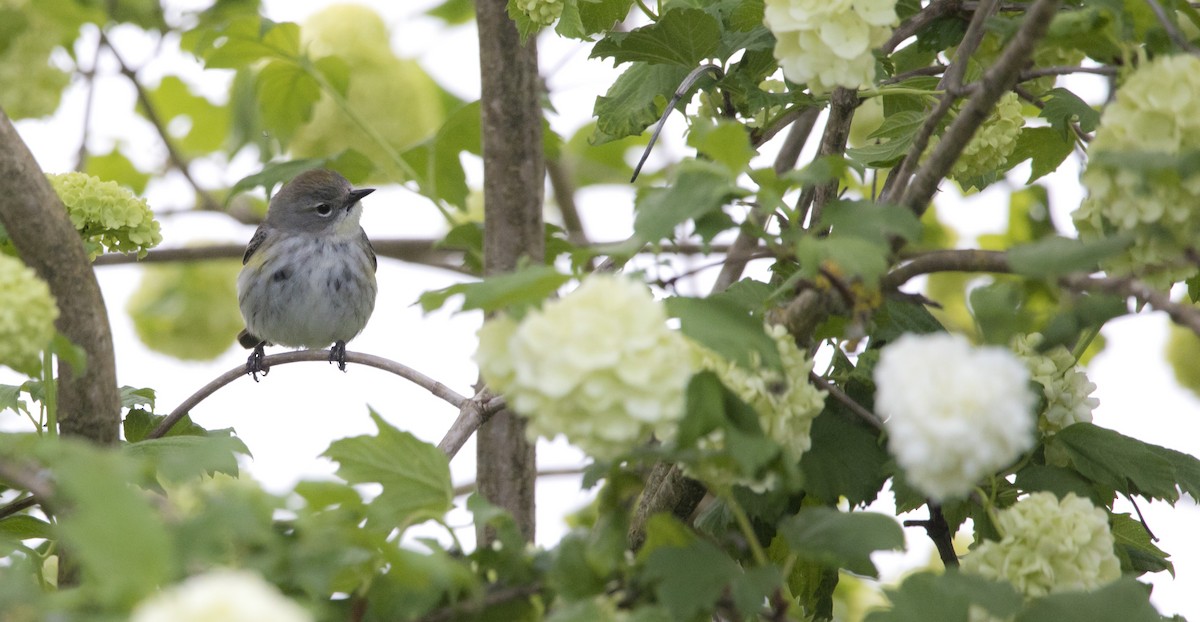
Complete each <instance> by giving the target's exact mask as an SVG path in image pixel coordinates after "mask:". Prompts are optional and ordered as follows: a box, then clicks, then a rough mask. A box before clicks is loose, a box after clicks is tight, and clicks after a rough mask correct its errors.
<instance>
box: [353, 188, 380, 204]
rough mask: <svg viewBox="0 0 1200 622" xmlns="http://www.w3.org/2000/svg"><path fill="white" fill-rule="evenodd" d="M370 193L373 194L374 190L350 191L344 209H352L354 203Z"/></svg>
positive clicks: (360, 189) (359, 189)
mask: <svg viewBox="0 0 1200 622" xmlns="http://www.w3.org/2000/svg"><path fill="white" fill-rule="evenodd" d="M372 192H375V189H374V188H358V189H356V190H351V191H350V200H349V201H346V209H350V208H352V207H354V204H355V203H358V202H359V201H360V200H362V198H363V197H365V196H367V195H368V194H371V193H372Z"/></svg>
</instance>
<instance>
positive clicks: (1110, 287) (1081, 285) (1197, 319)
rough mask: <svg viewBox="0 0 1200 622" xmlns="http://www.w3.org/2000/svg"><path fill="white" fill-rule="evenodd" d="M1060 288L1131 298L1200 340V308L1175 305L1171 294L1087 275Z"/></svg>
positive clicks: (1123, 279)
mask: <svg viewBox="0 0 1200 622" xmlns="http://www.w3.org/2000/svg"><path fill="white" fill-rule="evenodd" d="M1058 282H1059V284H1060V285H1062V286H1063V287H1066V288H1067V289H1071V290H1074V291H1100V292H1105V293H1109V294H1118V295H1121V296H1128V297H1130V298H1133V299H1135V300H1137V301H1138V302H1139V303H1141V304H1144V305H1150V307H1151V308H1153V309H1156V310H1158V311H1162V312H1164V313H1166V314H1167V315H1168V316H1169V317H1170V318H1171V321H1173V322H1175V323H1176V324H1179V325H1180V326H1183V327H1186V328H1189V329H1191V331H1192V332H1194V333H1196V335H1198V336H1200V307H1195V306H1193V305H1191V304H1184V303H1179V302H1174V301H1172V300H1171V296H1170V294H1168V293H1166V292H1160V291H1158V290H1156V289H1154V288H1153V287H1150V286H1149V285H1147V284H1146V283H1143V282H1142V281H1139V280H1137V279H1135V278H1133V277H1099V276H1088V275H1085V274H1080V275H1068V276H1065V277H1062V278H1060V279H1059V280H1058Z"/></svg>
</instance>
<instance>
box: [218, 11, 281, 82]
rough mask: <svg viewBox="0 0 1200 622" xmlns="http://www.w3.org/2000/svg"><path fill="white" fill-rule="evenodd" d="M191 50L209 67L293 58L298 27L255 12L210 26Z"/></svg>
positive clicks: (229, 66)
mask: <svg viewBox="0 0 1200 622" xmlns="http://www.w3.org/2000/svg"><path fill="white" fill-rule="evenodd" d="M194 51H195V52H196V53H197V54H199V55H200V56H201V57H202V58H204V64H205V66H206V67H208V68H209V69H241V68H244V67H247V66H249V65H251V64H253V63H255V62H256V61H259V60H262V59H265V58H284V59H289V58H296V56H297V55H298V54H299V53H300V27H299V26H298V25H296V24H293V23H290V22H283V23H278V24H277V23H275V22H272V21H271V20H269V19H266V18H262V17H259V16H257V15H253V16H245V17H239V18H236V19H234V20H231V21H230V22H229V23H228V24H226V25H225V26H224V28H218V29H214V30H213V32H212V33H211V36H208V37H207V38H205V39H204V40H203V41H202V42H201V43H200V45H199V46H197V48H195V50H194Z"/></svg>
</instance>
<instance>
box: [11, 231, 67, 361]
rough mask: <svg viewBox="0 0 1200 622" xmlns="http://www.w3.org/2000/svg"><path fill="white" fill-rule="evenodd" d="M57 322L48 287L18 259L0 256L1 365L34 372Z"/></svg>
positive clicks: (56, 307) (55, 309)
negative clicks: (55, 321)
mask: <svg viewBox="0 0 1200 622" xmlns="http://www.w3.org/2000/svg"><path fill="white" fill-rule="evenodd" d="M56 319H58V305H57V304H55V302H54V297H53V296H52V295H51V294H50V286H49V285H46V282H45V281H43V280H42V279H40V278H38V275H37V273H35V272H34V271H33V269H32V268H30V267H28V266H26V265H25V264H24V263H23V262H22V261H21V260H20V259H17V258H16V257H10V256H8V255H4V254H0V365H7V366H9V367H12V368H13V369H16V370H17V371H21V372H25V373H30V372H32V371H33V370H35V369H36V368H37V362H38V357H39V355H40V354H41V352H42V350H43V349H45V348H46V346H47V345H48V344H49V343H50V339H51V338H52V337H54V320H56Z"/></svg>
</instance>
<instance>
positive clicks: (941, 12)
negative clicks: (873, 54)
mask: <svg viewBox="0 0 1200 622" xmlns="http://www.w3.org/2000/svg"><path fill="white" fill-rule="evenodd" d="M960 10H962V2H961V0H934V1H933V2H930V3H929V6H927V7H925V8H923V9H921V11H920V12H919V13H917V14H916V15H913V16H912V17H910V18H908V19H906V20H904V22H903V23H901V24H900V26H898V27H897V28H896V30H895V31H894V32H892V36H891V38H889V39H888V40H887V41H886V42H885V43H884V44H883V46H882V47H881V49H882V50H883V53H884V54H891V53H892V51H893V50H895V49H896V46H898V45H900V44H901V43H904V42H905V41H906V40H908V38H909V37H912V36H915V35H916V34H917V33H918V32H921V31H922V30H924V29H925V27H926V26H928V25H930V24H932V23H933V22H935V21H937V20H939V19H941V18H943V17H945V16H947V15H952V14H954V13H958V12H959V11H960Z"/></svg>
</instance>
